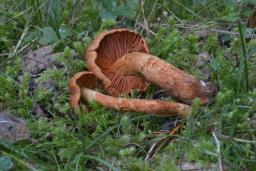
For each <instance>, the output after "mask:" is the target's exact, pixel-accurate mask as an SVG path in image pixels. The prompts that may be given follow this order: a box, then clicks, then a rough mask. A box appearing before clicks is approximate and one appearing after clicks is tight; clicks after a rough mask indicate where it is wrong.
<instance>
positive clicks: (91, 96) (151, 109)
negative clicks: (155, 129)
mask: <svg viewBox="0 0 256 171" xmlns="http://www.w3.org/2000/svg"><path fill="white" fill-rule="evenodd" d="M81 98H82V99H83V100H84V101H96V102H97V103H99V104H101V105H103V106H105V107H108V108H112V109H116V110H120V111H130V112H145V113H151V114H157V115H163V116H164V115H175V114H178V115H179V116H180V117H183V118H184V117H187V116H188V114H189V113H190V111H191V108H190V107H189V106H188V105H185V104H182V103H177V102H170V101H169V102H167V101H161V100H144V99H127V98H121V97H112V96H108V95H104V94H101V93H99V92H96V91H94V90H90V89H88V88H82V90H81Z"/></svg>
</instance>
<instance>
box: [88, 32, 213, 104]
mask: <svg viewBox="0 0 256 171" xmlns="http://www.w3.org/2000/svg"><path fill="white" fill-rule="evenodd" d="M148 52H149V50H148V47H147V44H146V42H145V41H144V40H143V38H141V37H140V36H139V35H138V34H136V33H135V32H132V31H130V30H127V29H113V30H110V31H106V32H103V33H101V34H100V35H98V36H97V37H96V38H95V39H94V41H93V42H92V45H91V46H90V47H89V48H88V50H87V53H86V58H87V64H88V68H89V69H90V70H91V71H92V72H93V73H94V74H95V76H96V77H97V78H99V79H100V80H101V81H102V82H103V84H104V88H105V89H106V90H107V91H108V93H109V94H112V95H113V94H114V93H113V92H117V93H116V94H120V93H123V92H129V91H130V90H132V89H140V90H143V88H147V86H148V83H147V82H146V81H145V79H146V80H148V81H151V82H153V83H155V84H157V85H159V86H160V87H162V88H164V89H165V90H167V91H168V92H169V93H170V95H172V96H174V97H176V98H177V99H179V100H181V101H183V102H186V103H191V101H192V100H194V99H195V98H199V99H200V101H201V104H207V103H209V102H211V101H212V99H213V97H214V96H215V95H216V87H215V86H214V85H213V84H211V83H205V82H204V81H201V80H199V79H197V78H196V77H194V76H192V75H189V74H187V73H186V72H184V71H182V70H180V69H178V68H176V67H174V66H173V65H171V64H169V63H167V62H165V61H163V60H161V59H160V58H158V57H155V56H153V55H150V54H148ZM141 74H142V75H143V77H142V76H141ZM144 77H145V78H144ZM127 78H132V79H127ZM132 80H135V81H132ZM131 84H132V85H131ZM109 90H111V91H109Z"/></svg>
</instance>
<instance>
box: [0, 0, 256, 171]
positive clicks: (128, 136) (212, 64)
mask: <svg viewBox="0 0 256 171" xmlns="http://www.w3.org/2000/svg"><path fill="white" fill-rule="evenodd" d="M143 2H144V3H143ZM255 4H256V2H255V0H243V1H240V2H239V3H238V2H237V1H236V0H202V1H196V0H191V1H188V0H154V1H149V0H145V1H139V0H104V1H101V0H94V1H90V0H77V1H73V0H63V1H61V0H20V1H15V0H1V1H0V111H8V112H10V113H12V114H13V115H15V116H18V117H21V118H23V119H24V120H25V121H26V122H27V124H28V128H29V130H30V133H31V139H30V140H26V141H22V142H18V143H15V144H8V143H7V142H5V141H4V140H0V170H4V169H10V168H12V169H13V170H28V169H29V170H116V171H117V170H138V171H139V170H141V171H142V170H180V168H179V163H182V162H196V163H197V164H200V165H202V166H203V167H205V168H207V167H210V166H211V165H212V164H214V165H216V168H217V170H218V169H219V168H220V164H222V167H223V168H226V169H227V170H256V126H255V123H256V67H255V66H256V51H255V46H256V39H255V35H254V30H253V29H249V28H246V21H247V18H248V17H249V16H250V15H251V14H252V12H253V9H254V5H255ZM255 20H256V19H255ZM185 26H187V28H186V27H185ZM116 27H126V28H130V29H136V30H137V32H139V33H141V34H142V35H143V36H144V37H146V39H147V42H148V43H149V47H150V51H151V53H152V54H154V55H156V56H159V57H161V58H162V59H164V60H166V61H168V62H170V63H172V64H174V65H175V66H177V67H179V68H181V69H183V70H185V71H187V72H189V73H191V74H193V75H196V76H197V77H199V78H202V79H207V78H208V77H209V76H210V80H211V81H213V82H215V83H216V84H217V85H218V87H219V89H220V91H219V93H218V95H217V96H216V98H215V100H214V102H213V103H212V104H210V105H207V106H202V107H200V106H198V105H197V101H195V103H194V105H193V106H194V107H193V113H192V115H191V116H190V117H189V118H188V119H186V120H180V125H181V126H182V129H181V131H180V132H179V133H178V134H176V135H168V134H160V135H155V134H153V133H152V132H154V131H158V130H159V129H160V127H161V125H163V124H164V123H166V121H168V120H171V119H172V118H170V117H156V116H150V115H146V114H143V113H128V112H117V111H114V110H109V109H106V108H104V107H102V106H99V105H98V104H94V103H93V104H91V105H90V106H91V108H92V109H93V110H92V111H90V112H88V111H87V110H86V107H84V110H83V112H74V111H72V110H71V109H70V107H69V101H68V100H69V95H68V88H67V84H68V80H69V79H70V78H71V76H72V75H73V74H74V73H76V72H79V71H83V70H85V69H86V66H85V61H84V51H85V50H86V49H87V47H88V45H89V43H90V40H91V39H92V38H93V37H94V36H95V35H96V34H97V33H99V32H101V31H103V30H106V29H110V28H116ZM198 27H199V28H200V29H196V28H198ZM148 28H150V29H148ZM202 32H204V33H205V32H207V35H206V36H203V35H202ZM248 35H250V36H249V38H248ZM45 45H51V46H52V47H54V52H61V53H60V55H58V57H57V58H54V62H55V63H57V66H58V67H52V68H48V69H46V70H44V71H42V72H41V73H40V74H38V75H37V76H36V78H34V77H33V76H32V75H30V74H29V73H23V72H22V67H23V58H24V55H25V54H27V53H28V52H29V51H30V50H36V49H38V48H40V47H43V46H45ZM203 53H204V54H207V55H206V58H203V57H201V56H202V54H203ZM206 71H207V72H206ZM32 80H33V81H34V82H35V83H34V84H36V86H35V87H34V89H33V88H31V81H32ZM49 80H50V85H49V86H44V85H45V84H47V83H48V82H49ZM31 89H32V90H31ZM154 91H156V87H151V88H150V90H149V91H148V93H147V95H146V96H147V97H152V94H153V92H154ZM134 96H136V97H139V95H138V94H136V93H135V94H134ZM38 104H39V105H40V106H41V108H42V109H43V112H44V113H45V114H46V116H44V117H40V118H38V117H36V116H35V106H36V105H38ZM166 140H170V141H166ZM161 141H166V142H167V143H162V144H164V145H162V146H161V145H160V146H159V147H157V148H155V155H154V156H153V157H152V156H151V157H150V158H149V159H148V160H145V158H146V156H147V154H148V152H149V150H150V148H151V147H152V144H154V143H158V144H159V143H160V142H161Z"/></svg>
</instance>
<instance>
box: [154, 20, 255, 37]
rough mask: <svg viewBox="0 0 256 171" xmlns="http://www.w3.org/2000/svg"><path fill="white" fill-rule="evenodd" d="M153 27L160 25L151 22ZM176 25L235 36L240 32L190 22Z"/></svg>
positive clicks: (163, 25)
mask: <svg viewBox="0 0 256 171" xmlns="http://www.w3.org/2000/svg"><path fill="white" fill-rule="evenodd" d="M150 26H151V27H158V24H156V23H152V24H150ZM167 26H168V24H161V27H167ZM175 26H176V27H179V28H184V29H193V30H206V31H209V32H216V33H223V34H229V35H234V36H239V32H235V31H227V30H220V29H213V28H210V27H209V26H207V27H202V26H198V25H190V24H175ZM247 36H249V37H251V36H255V34H252V33H247V34H246V37H247Z"/></svg>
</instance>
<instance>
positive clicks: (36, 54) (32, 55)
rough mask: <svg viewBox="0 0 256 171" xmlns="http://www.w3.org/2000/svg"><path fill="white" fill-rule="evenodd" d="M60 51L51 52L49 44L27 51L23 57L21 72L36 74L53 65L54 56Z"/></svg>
mask: <svg viewBox="0 0 256 171" xmlns="http://www.w3.org/2000/svg"><path fill="white" fill-rule="evenodd" d="M60 54H61V53H53V49H52V47H51V46H44V47H42V48H40V49H38V50H35V51H32V52H29V53H28V54H27V55H25V56H24V57H23V63H22V72H23V73H29V75H36V74H39V73H41V72H42V71H43V70H46V69H47V68H53V67H54V66H55V64H56V63H55V62H54V58H55V57H57V56H59V55H60Z"/></svg>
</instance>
